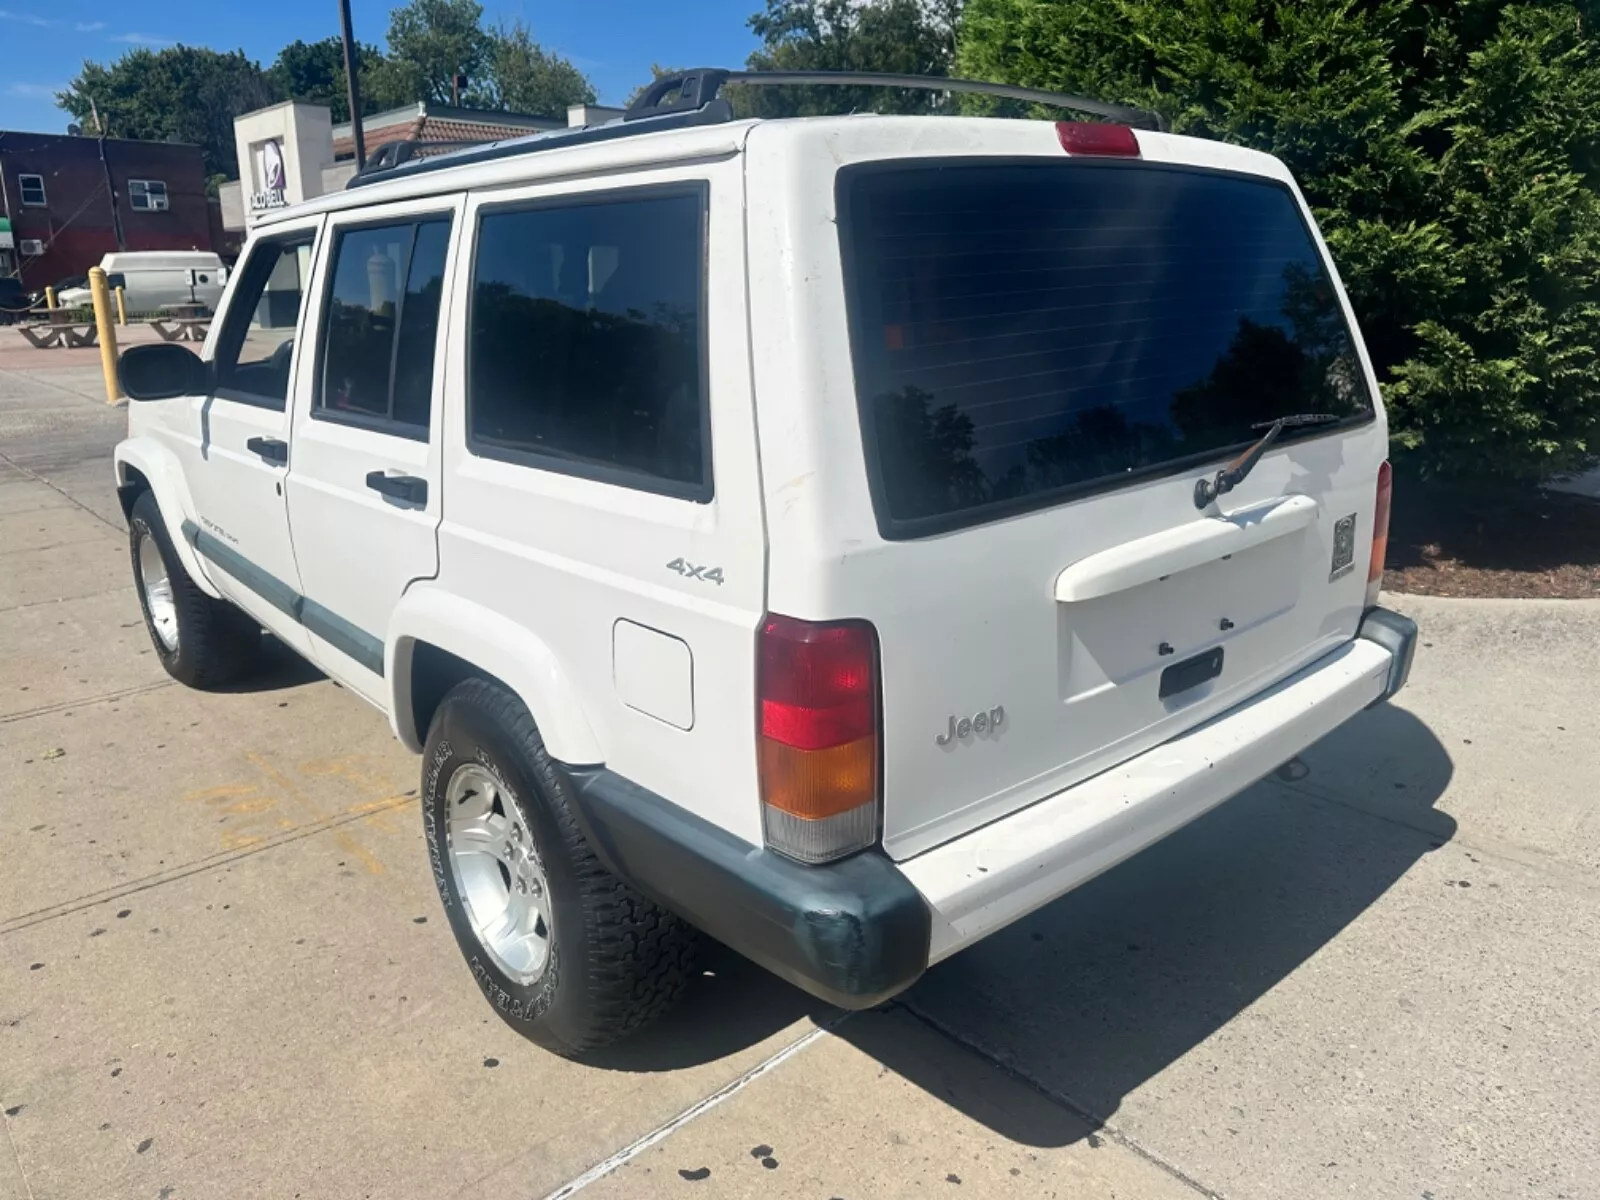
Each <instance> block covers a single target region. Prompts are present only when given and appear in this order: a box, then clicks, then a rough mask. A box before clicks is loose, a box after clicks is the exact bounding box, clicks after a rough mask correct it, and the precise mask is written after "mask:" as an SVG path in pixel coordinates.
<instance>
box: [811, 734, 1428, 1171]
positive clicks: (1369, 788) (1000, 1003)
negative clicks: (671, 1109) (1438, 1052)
mask: <svg viewBox="0 0 1600 1200" xmlns="http://www.w3.org/2000/svg"><path fill="white" fill-rule="evenodd" d="M1451 772H1452V766H1451V762H1450V758H1449V755H1448V753H1447V752H1446V751H1445V749H1444V747H1443V746H1442V745H1441V744H1440V743H1439V741H1438V739H1437V738H1435V737H1434V735H1433V734H1432V733H1431V732H1430V731H1429V730H1428V728H1427V726H1426V725H1424V724H1423V723H1422V722H1421V721H1419V720H1418V719H1417V718H1416V717H1414V716H1412V715H1411V714H1410V713H1408V712H1406V711H1405V710H1404V709H1401V708H1397V707H1394V706H1392V705H1384V706H1382V707H1380V708H1377V709H1373V710H1370V711H1368V712H1365V713H1362V714H1361V715H1360V716H1359V717H1357V718H1356V719H1354V720H1352V721H1350V722H1349V723H1348V724H1347V725H1345V726H1344V727H1343V728H1342V729H1340V730H1338V731H1336V732H1335V733H1334V734H1332V735H1330V736H1329V737H1328V738H1326V739H1325V740H1324V741H1323V742H1321V743H1319V744H1318V745H1317V746H1315V747H1313V748H1312V749H1311V750H1309V751H1308V752H1307V753H1306V754H1305V755H1303V756H1302V757H1301V758H1299V759H1295V760H1293V761H1291V762H1290V763H1288V764H1286V765H1285V766H1284V767H1283V768H1280V769H1279V771H1278V773H1277V774H1276V775H1275V776H1272V777H1269V778H1268V779H1266V780H1264V781H1262V782H1261V783H1258V784H1256V785H1255V786H1254V787H1252V788H1250V789H1248V790H1247V791H1245V792H1244V793H1242V794H1240V795H1239V796H1237V797H1235V798H1234V799H1233V800H1231V801H1229V802H1228V803H1226V804H1223V805H1222V806H1221V807H1219V808H1217V809H1215V810H1213V811H1212V812H1211V813H1209V814H1208V815H1207V816H1205V817H1203V818H1201V819H1200V820H1199V821H1196V822H1195V823H1194V824H1192V825H1190V826H1188V827H1187V828H1185V829H1183V830H1180V831H1179V832H1178V833H1176V834H1174V835H1172V836H1171V837H1169V838H1167V839H1166V840H1164V841H1162V842H1160V843H1158V844H1156V845H1155V846H1152V847H1150V848H1149V849H1148V850H1146V851H1144V852H1143V853H1141V854H1139V855H1137V856H1136V857H1134V858H1133V859H1130V860H1129V861H1128V862H1126V863H1124V864H1122V865H1121V866H1119V867H1117V868H1115V869H1113V870H1111V871H1109V872H1107V873H1106V874H1105V875H1102V876H1100V877H1099V878H1097V879H1095V880H1093V881H1091V882H1090V883H1088V884H1086V885H1085V886H1084V887H1082V888H1080V889H1078V890H1077V891H1075V892H1073V893H1071V894H1069V895H1067V896H1064V897H1062V898H1061V899H1060V900H1057V901H1055V902H1054V903H1052V904H1050V905H1047V906H1046V907H1044V908H1043V909H1041V910H1039V911H1038V912H1036V913H1034V914H1032V915H1031V916H1029V917H1027V918H1024V919H1023V920H1021V921H1019V922H1017V923H1016V924H1015V925H1012V926H1010V927H1009V928H1007V929H1005V930H1002V931H1001V932H999V933H997V934H995V935H994V936H992V937H990V938H988V939H986V940H985V941H983V942H980V943H978V944H977V945H976V946H974V947H972V948H971V949H969V950H967V951H966V952H964V953H962V954H959V955H957V956H955V957H954V958H952V959H950V960H948V961H946V962H944V963H941V964H940V965H939V966H937V967H935V968H933V970H931V971H930V972H929V973H928V974H927V975H926V976H925V977H924V978H923V980H922V981H921V982H919V983H918V984H917V985H916V986H915V987H913V988H912V989H911V990H910V991H909V992H908V993H906V994H905V995H904V996H902V997H901V998H900V999H899V1000H898V1001H897V1002H896V1003H897V1004H899V1005H900V1006H902V1007H904V1008H905V1009H906V1010H908V1012H909V1013H910V1014H912V1015H914V1016H915V1017H917V1018H919V1019H920V1021H921V1022H923V1023H925V1024H927V1025H931V1026H933V1027H934V1028H936V1029H938V1030H941V1031H942V1032H944V1033H945V1034H947V1035H949V1036H950V1037H951V1038H953V1039H955V1040H956V1041H958V1042H961V1043H963V1044H964V1045H965V1046H966V1047H967V1048H968V1049H962V1048H961V1047H958V1046H951V1047H949V1054H947V1055H945V1056H944V1058H945V1061H943V1062H941V1061H940V1058H939V1056H937V1055H935V1056H930V1055H929V1054H928V1052H927V1050H926V1047H925V1045H923V1044H922V1042H921V1041H919V1040H917V1039H913V1038H909V1037H907V1036H905V1035H904V1034H903V1032H902V1033H899V1034H897V1033H896V1026H895V1024H894V1023H892V1022H882V1021H875V1022H856V1021H847V1022H845V1023H844V1024H842V1025H841V1026H840V1027H839V1028H838V1031H837V1032H838V1035H839V1036H840V1037H842V1038H844V1039H845V1040H846V1041H850V1042H852V1043H854V1044H856V1045H857V1046H858V1047H859V1048H860V1049H861V1050H862V1051H863V1052H865V1053H867V1054H869V1055H871V1056H873V1057H874V1058H876V1059H878V1060H879V1061H880V1062H881V1063H883V1064H884V1065H885V1066H887V1067H889V1068H890V1069H892V1070H894V1071H896V1072H897V1073H898V1074H900V1075H902V1076H903V1077H904V1078H906V1079H908V1080H910V1081H911V1082H912V1083H915V1084H917V1085H918V1086H919V1087H921V1088H923V1089H924V1090H925V1091H927V1092H928V1093H929V1094H931V1095H934V1096H936V1097H938V1098H940V1099H941V1100H943V1101H944V1102H946V1103H949V1104H951V1105H954V1106H955V1107H956V1108H958V1109H960V1110H962V1111H963V1112H964V1113H966V1114H967V1115H968V1116H970V1117H971V1118H972V1119H973V1120H976V1121H979V1122H982V1123H984V1124H985V1125H987V1126H989V1127H990V1128H992V1129H993V1130H994V1131H995V1132H996V1133H998V1134H1000V1135H1002V1136H1004V1137H1007V1138H1009V1139H1011V1140H1013V1141H1017V1142H1021V1143H1024V1144H1031V1145H1039V1146H1047V1145H1065V1144H1068V1143H1070V1142H1073V1141H1076V1140H1078V1139H1079V1138H1082V1137H1085V1136H1087V1135H1088V1134H1089V1133H1091V1132H1092V1131H1093V1130H1094V1129H1096V1128H1099V1126H1100V1125H1101V1124H1103V1123H1104V1122H1106V1121H1107V1120H1109V1119H1110V1118H1111V1116H1112V1114H1113V1113H1115V1112H1116V1111H1117V1109H1118V1107H1119V1105H1120V1104H1121V1102H1122V1099H1123V1097H1125V1096H1126V1095H1128V1094H1129V1093H1130V1092H1132V1091H1133V1090H1134V1089H1136V1088H1138V1087H1139V1086H1140V1085H1142V1084H1144V1083H1145V1082H1146V1081H1147V1080H1149V1079H1151V1078H1152V1077H1153V1076H1155V1075H1156V1074H1157V1073H1159V1072H1160V1071H1162V1070H1163V1069H1164V1068H1165V1067H1167V1066H1168V1065H1169V1064H1170V1063H1172V1062H1173V1061H1175V1060H1176V1059H1178V1058H1180V1057H1182V1056H1183V1055H1185V1054H1187V1053H1188V1052H1189V1051H1191V1050H1192V1049H1194V1048H1195V1047H1196V1046H1198V1045H1199V1044H1200V1043H1201V1042H1203V1041H1205V1040H1206V1039H1207V1038H1209V1037H1211V1036H1212V1035H1213V1034H1215V1033H1216V1032H1217V1031H1218V1030H1219V1029H1221V1028H1223V1027H1224V1026H1225V1025H1227V1024H1228V1022H1230V1021H1231V1020H1233V1018H1235V1017H1236V1016H1238V1015H1239V1014H1240V1013H1241V1012H1242V1011H1244V1010H1245V1009H1246V1008H1247V1007H1248V1006H1249V1005H1251V1004H1252V1003H1253V1002H1255V1001H1256V1000H1257V999H1259V998H1260V997H1261V996H1262V995H1264V994H1265V993H1266V992H1268V991H1269V990H1271V989H1272V988H1273V987H1274V986H1275V985H1276V984H1277V983H1278V982H1279V981H1280V980H1282V979H1284V978H1285V977H1286V976H1288V975H1289V974H1290V973H1292V972H1293V971H1294V970H1295V969H1296V968H1298V967H1299V966H1300V965H1301V964H1303V963H1305V962H1306V961H1307V960H1308V959H1309V958H1311V957H1312V956H1313V955H1314V954H1316V953H1317V952H1318V951H1319V950H1320V949H1321V948H1322V947H1323V946H1325V945H1327V944H1328V943H1329V942H1330V941H1332V940H1333V939H1334V938H1335V937H1337V936H1338V934H1339V932H1340V931H1341V930H1342V929H1344V928H1345V926H1347V925H1349V924H1350V923H1351V922H1352V921H1353V920H1355V919H1356V918H1357V917H1358V916H1360V914H1361V913H1362V912H1363V911H1364V910H1365V909H1366V908H1367V907H1368V906H1369V905H1371V904H1372V903H1373V902H1374V901H1375V900H1377V899H1378V898H1379V897H1381V896H1382V895H1383V894H1384V892H1385V891H1387V890H1388V889H1389V888H1390V887H1391V886H1392V885H1393V884H1394V883H1395V882H1396V881H1397V880H1398V879H1400V877H1401V876H1402V875H1404V874H1405V873H1406V871H1407V870H1409V869H1410V867H1411V866H1412V864H1414V863H1415V862H1416V861H1417V860H1418V859H1419V858H1420V857H1421V856H1422V855H1424V854H1427V853H1428V852H1429V851H1430V850H1431V849H1436V848H1438V847H1439V846H1441V845H1443V844H1444V842H1445V841H1447V840H1449V838H1451V837H1452V836H1453V835H1454V833H1455V822H1454V821H1453V820H1451V818H1450V817H1449V816H1447V815H1446V814H1444V813H1441V812H1439V811H1438V810H1437V809H1435V808H1434V807H1433V805H1434V803H1435V802H1436V801H1437V799H1438V798H1439V796H1440V794H1441V793H1442V792H1443V791H1444V789H1445V787H1446V785H1447V784H1448V783H1449V780H1450V777H1451ZM971 1050H976V1051H978V1052H979V1053H981V1054H983V1055H984V1056H985V1057H988V1058H990V1059H992V1060H994V1061H995V1062H998V1063H999V1064H1001V1065H1002V1066H1003V1067H1004V1068H1006V1069H1007V1070H1009V1071H1010V1072H1011V1073H1013V1074H1014V1075H1017V1076H1021V1077H1022V1078H1024V1079H1026V1080H1027V1081H1029V1082H1030V1083H1032V1084H1033V1085H1034V1087H1035V1088H1036V1089H1037V1090H1038V1092H1043V1093H1045V1095H1048V1096H1050V1097H1053V1098H1054V1099H1055V1100H1057V1101H1058V1102H1059V1104H1057V1105H1051V1104H1049V1102H1048V1101H1046V1100H1045V1099H1044V1097H1043V1096H1038V1095H1037V1094H1035V1103H1025V1104H1016V1103H1012V1104H1006V1105H998V1106H997V1105H996V1104H994V1103H993V1101H992V1097H991V1095H990V1092H991V1091H992V1088H987V1087H985V1086H979V1085H978V1084H977V1083H974V1084H973V1086H971V1087H967V1086H965V1085H963V1084H962V1083H961V1079H962V1078H963V1071H962V1070H959V1069H955V1067H953V1065H952V1064H953V1062H955V1060H957V1059H969V1058H970V1051H971ZM966 1074H972V1072H971V1071H970V1070H968V1071H967V1072H966ZM1062 1105H1064V1106H1065V1109H1066V1110H1069V1111H1062V1108H1061V1106H1062ZM1041 1106H1043V1107H1042V1108H1041ZM1051 1109H1055V1111H1056V1113H1057V1116H1056V1117H1055V1118H1051V1116H1050V1110H1051ZM1074 1114H1075V1115H1074ZM1078 1118H1082V1119H1081V1120H1080V1119H1078Z"/></svg>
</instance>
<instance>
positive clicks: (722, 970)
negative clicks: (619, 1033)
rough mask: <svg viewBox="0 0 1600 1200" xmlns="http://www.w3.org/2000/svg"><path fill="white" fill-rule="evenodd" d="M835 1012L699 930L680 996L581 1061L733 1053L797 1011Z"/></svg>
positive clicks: (629, 1064)
mask: <svg viewBox="0 0 1600 1200" xmlns="http://www.w3.org/2000/svg"><path fill="white" fill-rule="evenodd" d="M838 1014H839V1010H838V1009H836V1008H834V1007H832V1006H831V1005H829V1004H825V1003H824V1002H823V1001H821V1000H818V999H816V998H815V997H813V996H808V995H807V994H806V993H805V992H802V991H801V990H800V989H799V988H797V987H794V986H792V985H790V984H787V983H785V982H784V981H783V980H781V979H779V978H778V977H777V976H776V975H773V974H772V973H770V972H769V971H767V970H766V969H765V968H762V967H758V966H756V964H755V963H753V962H751V961H750V960H749V959H747V958H745V957H744V956H743V955H741V954H739V953H737V952H736V951H733V950H730V949H728V947H726V946H724V945H722V944H721V943H720V942H714V941H712V940H710V939H709V938H705V939H702V941H701V946H700V957H699V962H698V964H697V974H696V976H695V978H694V980H693V981H692V982H691V983H690V984H689V989H688V992H687V994H686V995H685V996H684V997H683V999H682V1000H680V1001H679V1002H678V1003H677V1004H676V1005H674V1006H673V1008H672V1010H671V1011H670V1012H668V1013H667V1014H666V1015H665V1016H664V1017H662V1018H661V1020H659V1021H657V1022H656V1023H655V1024H654V1025H651V1026H650V1027H649V1028H647V1029H645V1030H643V1031H641V1032H640V1033H637V1034H635V1035H634V1036H632V1037H630V1038H628V1039H626V1040H625V1041H623V1042H620V1043H619V1044H617V1045H616V1046H612V1047H608V1048H607V1049H605V1050H602V1051H598V1052H595V1053H592V1054H588V1055H585V1056H584V1060H583V1061H584V1062H585V1063H586V1064H587V1065H589V1066H591V1067H599V1068H600V1069H602V1070H607V1071H637V1072H654V1071H676V1070H681V1069H682V1068H685V1067H693V1066H699V1065H701V1064H703V1063H708V1062H714V1061H716V1060H717V1059H719V1058H726V1057H727V1056H728V1055H730V1054H737V1053H739V1051H741V1050H746V1049H748V1048H749V1047H751V1046H754V1045H756V1044H757V1043H759V1042H762V1041H765V1040H766V1039H767V1038H769V1037H771V1036H772V1035H773V1034H775V1033H777V1032H778V1031H779V1030H780V1029H784V1028H786V1027H788V1026H790V1025H793V1024H794V1023H795V1022H796V1021H798V1020H800V1019H801V1018H802V1017H809V1018H810V1019H811V1020H812V1021H815V1022H817V1023H819V1024H820V1023H822V1022H824V1021H827V1020H829V1019H831V1018H833V1017H835V1016H837V1015H838Z"/></svg>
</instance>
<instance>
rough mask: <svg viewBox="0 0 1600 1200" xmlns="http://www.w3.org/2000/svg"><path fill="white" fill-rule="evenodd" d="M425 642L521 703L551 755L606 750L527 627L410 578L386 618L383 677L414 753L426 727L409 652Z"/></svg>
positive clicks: (569, 758)
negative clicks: (420, 725)
mask: <svg viewBox="0 0 1600 1200" xmlns="http://www.w3.org/2000/svg"><path fill="white" fill-rule="evenodd" d="M418 642H427V643H429V644H431V645H433V646H436V647H437V648H438V649H440V650H443V651H445V652H447V653H449V654H453V655H455V656H456V657H457V658H459V659H463V660H464V661H466V662H469V663H472V664H474V665H476V666H479V667H481V668H482V669H483V670H484V672H485V673H486V674H489V675H492V676H494V677H495V678H496V679H499V680H500V681H501V682H502V683H504V684H505V685H506V686H507V687H509V688H511V690H512V691H514V692H515V693H516V694H517V695H518V697H520V698H521V700H522V702H523V703H524V704H526V705H527V706H528V712H529V713H530V714H531V715H532V717H533V720H534V723H535V724H536V725H538V727H539V733H540V735H541V736H542V737H543V738H544V744H545V749H547V750H548V751H549V752H550V756H551V757H552V758H554V759H556V760H557V761H559V762H562V763H568V764H590V763H603V762H604V761H605V755H604V754H603V753H602V752H601V750H600V743H599V741H598V740H597V739H596V738H595V735H594V729H593V728H592V727H591V726H590V724H589V721H588V719H587V718H586V717H585V715H584V711H583V705H582V703H581V702H580V701H579V699H578V693H577V691H576V690H575V689H574V688H573V686H572V683H571V681H570V679H569V678H568V676H567V673H566V672H565V671H564V670H563V669H562V667H561V663H560V660H559V659H557V657H556V655H555V653H554V652H553V651H552V650H551V649H550V647H549V646H548V645H547V644H546V643H545V642H544V641H543V640H542V639H541V638H539V637H538V636H537V635H535V634H534V633H533V632H532V631H530V630H528V629H527V628H525V627H524V626H522V625H519V624H518V623H517V622H515V621H513V620H511V619H510V618H509V617H506V616H503V615H501V614H500V613H497V612H494V611H493V610H491V609H488V608H485V607H484V606H483V605H481V604H479V603H477V602H475V601H472V600H468V599H466V598H465V597H462V596H458V595H456V594H454V593H453V592H449V591H446V590H444V589H443V588H440V587H437V586H430V585H429V584H428V583H427V582H424V583H420V584H414V585H413V586H412V587H410V588H409V589H408V590H407V591H406V594H405V595H404V596H402V597H401V598H400V603H399V604H398V605H396V606H395V611H394V615H393V616H392V617H391V618H390V619H389V630H388V636H387V637H386V638H385V639H384V677H385V678H386V679H387V680H388V681H389V689H390V691H389V713H390V722H391V723H392V724H393V726H394V732H395V736H396V737H398V738H399V739H400V741H401V742H402V743H403V744H404V745H405V746H406V747H407V748H408V749H410V750H412V751H414V752H416V753H421V751H422V743H423V739H424V738H426V737H427V730H425V729H422V730H419V729H417V728H416V718H415V714H414V712H413V711H412V706H411V659H412V655H413V653H414V651H415V649H416V645H417V643H418Z"/></svg>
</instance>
